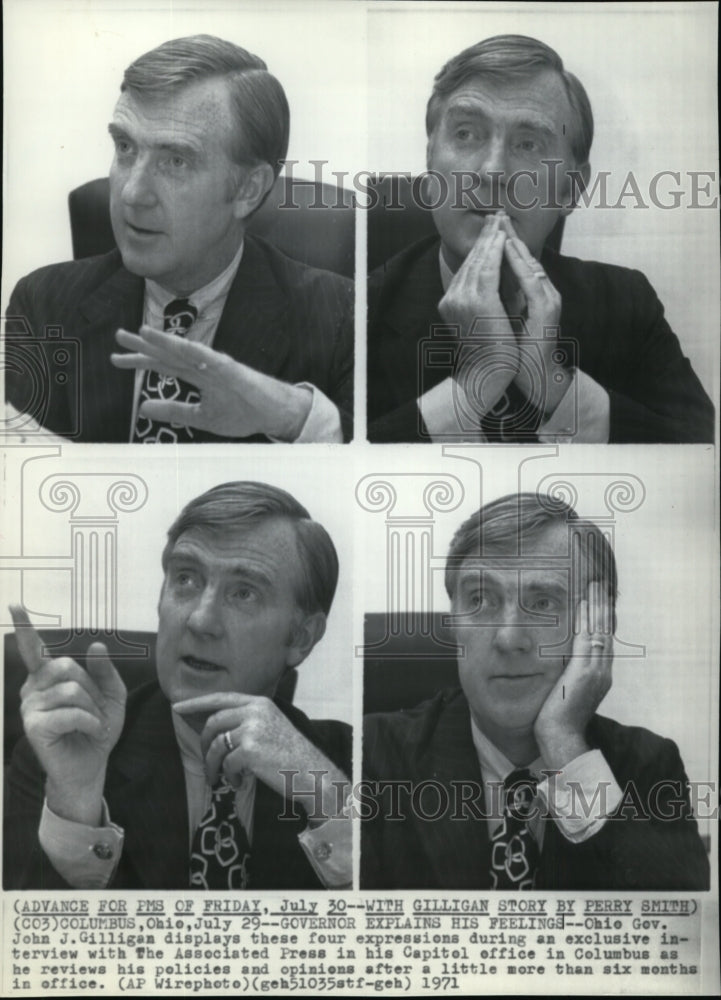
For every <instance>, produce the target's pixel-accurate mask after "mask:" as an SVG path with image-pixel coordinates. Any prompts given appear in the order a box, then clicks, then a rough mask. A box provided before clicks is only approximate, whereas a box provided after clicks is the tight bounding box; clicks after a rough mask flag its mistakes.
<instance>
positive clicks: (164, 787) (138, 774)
mask: <svg viewBox="0 0 721 1000" xmlns="http://www.w3.org/2000/svg"><path fill="white" fill-rule="evenodd" d="M278 706H279V707H280V708H281V709H282V711H283V712H284V713H285V714H286V715H287V716H288V718H289V719H290V721H291V722H292V723H293V725H294V726H295V727H296V729H298V730H299V732H301V733H303V735H304V736H306V737H307V738H308V739H310V740H311V742H312V743H314V744H315V745H316V746H317V747H318V748H319V749H321V750H322V751H323V753H325V754H326V756H327V757H329V758H330V759H331V760H332V761H333V762H334V763H335V764H336V765H337V766H338V767H340V768H342V769H343V770H344V771H345V773H347V774H348V775H350V773H351V770H350V761H351V733H350V727H349V726H347V725H345V724H344V723H341V722H311V721H310V720H309V719H308V718H307V717H306V716H305V715H304V714H303V713H302V712H300V711H299V710H298V709H297V708H294V707H293V706H292V705H289V704H287V703H283V702H278ZM44 784H45V778H44V775H43V773H42V771H41V769H40V766H39V764H38V762H37V759H36V757H35V755H34V753H33V751H32V749H31V747H30V744H29V743H28V742H27V740H26V739H25V738H24V737H23V739H22V740H21V741H20V742H19V743H18V745H17V747H16V749H15V752H14V754H13V761H12V766H11V768H10V772H9V774H8V775H6V779H5V810H4V844H3V854H4V859H3V860H4V866H3V868H4V871H3V885H4V887H5V888H6V889H67V888H69V886H68V885H67V883H66V882H65V881H64V880H63V879H62V878H61V876H60V875H59V874H58V873H57V872H56V871H55V869H54V868H53V867H52V865H51V864H50V862H49V861H48V859H47V856H46V855H45V854H44V853H43V850H42V848H41V847H40V844H39V842H38V837H37V831H38V826H39V823H40V814H41V811H42V804H43V799H44ZM105 799H106V801H107V803H108V809H109V812H110V817H111V819H112V821H113V822H114V823H117V824H118V825H119V826H121V827H123V829H124V830H125V843H124V846H123V853H122V856H121V858H120V862H119V864H118V868H117V871H116V873H115V877H114V879H113V881H112V883H111V885H110V887H109V888H112V889H187V888H188V863H189V855H190V851H189V846H188V845H189V832H188V807H187V803H186V796H185V778H184V775H183V766H182V763H181V759H180V753H179V751H178V746H177V743H176V740H175V731H174V729H173V723H172V719H171V709H170V706H169V703H168V701H167V700H166V698H165V696H164V695H163V694H162V692H161V691H160V688H159V687H158V685H157V682H156V681H151V682H149V683H147V684H144V685H143V686H142V687H140V688H137V689H136V690H135V691H133V692H131V694H130V696H129V698H128V705H127V710H126V719H125V726H124V728H123V732H122V734H121V737H120V739H119V741H118V743H117V745H116V747H115V748H114V750H113V751H112V753H111V755H110V760H109V764H108V771H107V778H106V782H105ZM285 809H286V803H285V800H284V799H283V797H282V796H280V795H278V794H277V793H275V792H273V791H271V790H270V789H269V788H268V786H267V785H264V784H263V783H262V782H261V781H259V782H258V783H257V786H256V794H255V811H254V818H253V847H252V850H251V887H252V888H253V889H321V888H322V885H321V883H320V882H319V880H318V877H317V876H316V874H315V872H314V871H313V868H312V866H311V865H310V863H309V861H308V859H307V858H306V856H305V853H304V851H303V848H302V847H301V846H300V844H299V843H298V834H299V833H300V832H301V831H302V830H303V828H304V826H305V821H304V820H303V819H302V818H300V817H301V815H302V809H301V808H300V807H297V811H298V814H299V818H298V819H293V820H290V819H289V820H285V819H284V820H279V819H278V816H279V815H280V814H281V813H282V812H284V810H285Z"/></svg>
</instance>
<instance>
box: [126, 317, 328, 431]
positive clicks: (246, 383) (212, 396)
mask: <svg viewBox="0 0 721 1000" xmlns="http://www.w3.org/2000/svg"><path fill="white" fill-rule="evenodd" d="M115 336H116V340H117V342H118V343H119V344H120V346H121V347H126V348H127V349H128V350H129V351H131V352H132V353H130V354H111V355H110V360H111V361H112V363H113V364H114V365H115V367H116V368H134V369H136V370H138V369H148V368H150V369H151V370H152V371H155V372H157V373H158V374H159V375H165V376H167V377H172V378H177V379H182V380H183V381H184V382H189V383H190V384H191V385H193V386H195V387H196V388H197V389H198V390H199V392H200V402H199V403H179V402H176V401H174V400H147V401H146V402H144V403H143V405H142V406H141V407H140V416H142V417H147V418H148V419H149V420H157V421H159V422H161V423H172V424H181V425H183V426H187V427H197V428H199V429H200V430H204V431H210V432H211V433H213V434H217V435H219V436H220V437H226V438H245V437H250V436H251V435H253V434H265V435H267V436H268V437H274V438H278V439H280V440H282V441H294V440H295V439H296V438H297V437H298V435H299V434H300V432H301V430H302V429H303V424H304V423H305V421H306V418H307V416H308V413H309V412H310V408H311V405H312V402H313V393H312V391H311V390H310V389H308V388H307V387H305V386H295V385H290V384H289V383H287V382H281V381H279V380H278V379H276V378H272V376H270V375H263V374H262V373H261V372H258V371H256V370H255V369H254V368H250V367H249V366H248V365H244V364H242V363H241V362H240V361H234V360H233V358H231V357H229V356H228V355H227V354H223V353H222V352H220V351H214V350H213V349H212V348H211V347H206V346H205V344H195V343H193V342H192V341H190V340H185V339H184V338H182V337H176V336H171V335H169V334H167V333H161V332H160V331H159V330H154V329H153V328H152V327H150V326H141V327H140V330H139V332H138V333H130V332H129V331H128V330H118V331H117V333H116V335H115Z"/></svg>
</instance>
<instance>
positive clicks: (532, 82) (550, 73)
mask: <svg viewBox="0 0 721 1000" xmlns="http://www.w3.org/2000/svg"><path fill="white" fill-rule="evenodd" d="M491 105H492V106H493V109H495V110H498V109H499V107H500V108H501V109H502V110H503V111H504V113H507V114H508V115H513V116H517V117H526V116H531V117H533V118H537V119H538V120H539V123H540V122H544V123H545V124H547V125H549V126H553V125H554V124H555V123H556V122H557V120H558V118H559V117H561V118H563V119H564V121H565V120H567V119H568V117H569V116H570V114H571V107H570V102H569V100H568V95H567V93H566V89H565V87H564V85H563V81H562V80H561V77H560V76H559V74H558V73H557V72H556V71H555V70H553V69H541V70H539V71H538V72H537V73H532V74H526V73H523V74H520V73H519V74H518V75H514V76H510V75H509V76H508V77H506V78H503V79H499V78H497V77H492V76H490V75H487V74H481V75H478V76H472V77H469V79H467V80H464V82H463V83H462V84H461V85H460V86H459V87H457V88H456V89H455V90H454V91H453V92H452V93H451V94H449V95H448V96H447V97H446V98H445V101H444V104H443V112H444V114H446V115H447V114H452V113H453V112H454V111H456V110H457V109H461V108H465V109H467V110H469V111H471V110H473V109H474V108H475V109H476V110H477V111H478V112H479V113H480V112H482V111H484V110H491Z"/></svg>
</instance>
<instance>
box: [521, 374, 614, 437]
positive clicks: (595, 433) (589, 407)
mask: <svg viewBox="0 0 721 1000" xmlns="http://www.w3.org/2000/svg"><path fill="white" fill-rule="evenodd" d="M610 412H611V404H610V400H609V397H608V393H607V392H606V390H605V389H604V388H603V386H602V385H599V384H598V382H596V381H594V379H592V378H591V376H590V375H587V374H586V373H585V372H583V371H581V369H580V368H576V369H575V370H574V374H573V379H572V380H571V384H570V385H569V387H568V389H567V390H566V392H565V394H564V396H563V398H562V399H561V402H560V403H559V404H558V406H557V407H556V409H555V410H554V411H553V413H552V414H551V416H550V417H549V418H548V420H547V421H546V422H545V423H544V424H541V426H540V427H539V429H538V435H537V437H538V440H539V441H541V442H542V443H543V444H568V443H571V442H573V443H575V444H607V443H608V435H609V428H610V419H611V418H610Z"/></svg>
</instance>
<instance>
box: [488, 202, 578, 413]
mask: <svg viewBox="0 0 721 1000" xmlns="http://www.w3.org/2000/svg"><path fill="white" fill-rule="evenodd" d="M504 224H505V226H506V231H507V239H506V242H505V244H504V253H505V258H506V260H507V262H508V264H509V266H510V268H511V270H512V272H513V274H514V275H515V277H516V279H517V281H518V284H519V285H520V288H521V291H522V292H523V295H524V296H525V299H526V304H527V307H528V317H527V319H526V321H525V324H524V328H523V330H522V332H521V333H520V334H519V336H518V346H519V365H518V372H517V374H516V376H515V383H516V385H517V386H518V388H519V389H520V391H521V392H522V393H523V395H524V396H525V397H526V399H528V400H529V402H530V403H531V404H532V405H533V406H535V407H536V408H538V409H540V410H541V411H542V413H543V414H544V415H549V414H551V413H553V411H554V410H555V409H556V407H557V406H558V404H559V403H560V401H561V399H562V398H563V396H564V394H565V393H566V391H567V389H568V387H569V385H570V382H571V378H572V375H571V373H570V372H569V371H568V369H567V368H564V366H563V364H562V363H561V362H560V361H559V358H558V353H557V346H558V329H559V323H560V320H561V296H560V294H559V292H558V291H557V289H556V288H555V286H554V285H553V283H552V281H551V279H550V278H549V277H548V275H547V274H546V272H545V270H544V268H543V265H542V264H541V262H540V261H538V260H536V258H535V257H534V256H533V254H532V253H531V251H530V250H529V249H528V247H527V246H526V244H525V243H524V242H523V240H521V239H519V238H518V236H516V234H515V230H514V229H513V225H512V223H511V221H510V219H508V220H507V221H506V222H505V223H504Z"/></svg>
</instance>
